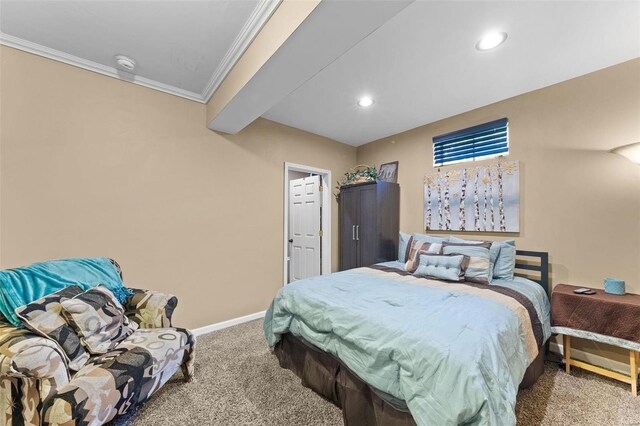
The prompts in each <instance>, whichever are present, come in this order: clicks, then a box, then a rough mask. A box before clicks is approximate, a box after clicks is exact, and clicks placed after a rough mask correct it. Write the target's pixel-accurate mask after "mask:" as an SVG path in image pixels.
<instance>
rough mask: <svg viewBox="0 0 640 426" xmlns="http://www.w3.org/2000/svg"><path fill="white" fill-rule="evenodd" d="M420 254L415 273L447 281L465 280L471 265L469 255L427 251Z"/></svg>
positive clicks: (418, 275) (419, 275)
mask: <svg viewBox="0 0 640 426" xmlns="http://www.w3.org/2000/svg"><path fill="white" fill-rule="evenodd" d="M419 256H420V262H419V264H418V268H417V269H416V271H415V272H414V273H413V275H415V276H417V277H425V278H435V279H437V280H445V281H458V282H459V281H464V273H465V271H466V270H467V266H468V265H469V256H465V255H463V254H430V253H425V252H420V254H419Z"/></svg>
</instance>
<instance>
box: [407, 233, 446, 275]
mask: <svg viewBox="0 0 640 426" xmlns="http://www.w3.org/2000/svg"><path fill="white" fill-rule="evenodd" d="M441 250H442V244H441V243H428V242H426V241H420V240H416V239H414V238H413V237H411V239H410V240H409V244H408V245H407V255H406V259H407V261H406V263H405V264H404V269H405V271H407V272H411V273H413V271H415V270H416V268H417V267H418V253H419V252H425V253H433V254H438V253H440V251H441Z"/></svg>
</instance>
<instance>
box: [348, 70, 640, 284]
mask: <svg viewBox="0 0 640 426" xmlns="http://www.w3.org/2000/svg"><path fill="white" fill-rule="evenodd" d="M502 117H508V118H509V132H510V134H509V143H510V154H509V157H508V158H509V159H511V160H520V164H521V167H522V169H521V173H520V175H521V198H520V203H521V217H520V228H521V232H520V233H519V234H514V235H515V236H516V240H517V246H518V247H519V248H522V249H529V250H541V251H548V252H549V255H550V258H551V263H552V279H553V283H554V284H556V283H570V284H578V285H590V286H602V281H603V279H604V278H605V277H609V276H613V277H619V278H623V279H625V280H626V281H627V287H628V289H629V290H630V291H634V292H637V293H640V166H638V165H635V164H633V163H631V162H630V161H628V160H627V159H625V158H623V157H620V156H618V155H615V154H610V153H609V152H607V151H608V150H609V149H611V148H614V147H616V146H620V145H625V144H629V143H632V142H635V141H640V59H638V60H634V61H630V62H626V63H623V64H621V65H618V66H614V67H611V68H607V69H605V70H601V71H598V72H595V73H592V74H588V75H585V76H582V77H579V78H576V79H573V80H569V81H566V82H563V83H560V84H557V85H554V86H550V87H547V88H544V89H541V90H537V91H534V92H530V93H527V94H524V95H521V96H517V97H514V98H511V99H507V100H505V101H502V102H498V103H495V104H492V105H488V106H485V107H483V108H479V109H476V110H473V111H470V112H467V113H464V114H461V115H457V116H455V117H451V118H448V119H445V120H441V121H438V122H435V123H432V124H429V125H426V126H422V127H419V128H417V129H414V130H410V131H407V132H404V133H401V134H398V135H394V136H391V137H389V138H385V139H382V140H379V141H376V142H372V143H369V144H367V145H363V146H361V147H359V148H358V163H365V164H375V165H379V164H381V163H386V162H388V161H394V160H399V162H400V163H399V178H398V180H399V183H400V186H401V188H402V200H401V209H400V213H401V214H400V227H401V229H403V230H405V231H408V232H418V231H421V230H422V227H423V223H422V221H423V206H422V202H423V177H424V175H425V174H426V173H433V172H434V171H435V169H434V168H433V167H432V165H431V164H432V159H433V145H432V143H433V142H432V138H433V137H434V136H437V135H440V134H443V133H447V132H450V131H454V130H458V129H461V128H465V127H468V126H471V125H475V124H480V123H483V122H487V121H490V120H494V119H497V118H502ZM491 161H495V160H488V161H487V162H491ZM461 167H463V166H461V165H454V166H448V167H444V168H442V170H447V169H454V168H461ZM465 234H466V235H467V236H469V235H472V234H475V236H478V235H482V233H472V234H471V233H458V235H460V236H464V235H465ZM489 238H498V239H499V238H501V236H500V235H499V234H494V235H489Z"/></svg>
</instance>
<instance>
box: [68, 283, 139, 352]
mask: <svg viewBox="0 0 640 426" xmlns="http://www.w3.org/2000/svg"><path fill="white" fill-rule="evenodd" d="M61 304H62V309H63V310H64V315H65V317H66V318H67V321H68V322H69V324H71V325H72V326H73V328H74V329H75V330H76V332H77V333H78V335H79V336H80V338H81V339H82V342H83V343H84V345H85V346H86V347H87V350H88V351H89V352H91V353H92V354H104V353H106V352H109V351H110V350H111V349H113V348H114V347H116V346H117V345H118V343H120V342H121V341H123V340H124V339H126V338H127V337H128V336H130V335H131V334H132V333H133V332H134V331H135V330H136V329H137V328H138V324H136V323H135V322H129V319H128V318H127V317H126V315H125V314H124V308H123V307H122V305H121V304H120V302H118V299H116V298H115V296H114V295H113V293H111V291H109V289H108V288H106V287H103V286H98V287H94V288H92V289H90V290H87V291H85V292H84V293H82V294H79V295H77V296H75V297H74V298H73V299H68V300H63V301H62V302H61Z"/></svg>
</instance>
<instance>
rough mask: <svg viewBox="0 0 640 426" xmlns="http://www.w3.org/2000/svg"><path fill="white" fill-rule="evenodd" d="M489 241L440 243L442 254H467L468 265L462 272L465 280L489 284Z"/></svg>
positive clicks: (490, 265) (490, 264)
mask: <svg viewBox="0 0 640 426" xmlns="http://www.w3.org/2000/svg"><path fill="white" fill-rule="evenodd" d="M490 249H491V242H484V243H480V244H462V243H450V242H444V243H442V253H443V254H464V255H465V256H469V265H468V266H467V270H466V271H465V273H464V278H465V281H469V282H473V283H478V284H489V280H490V277H491V269H492V267H493V264H492V263H491V253H490Z"/></svg>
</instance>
